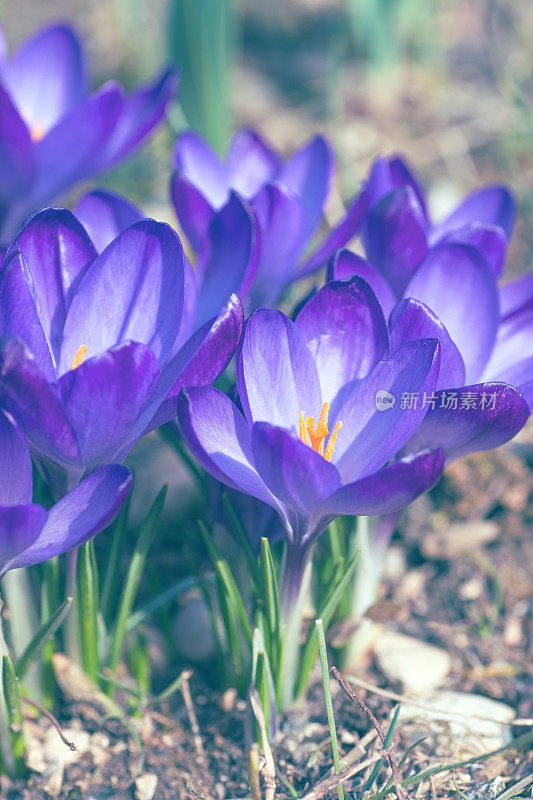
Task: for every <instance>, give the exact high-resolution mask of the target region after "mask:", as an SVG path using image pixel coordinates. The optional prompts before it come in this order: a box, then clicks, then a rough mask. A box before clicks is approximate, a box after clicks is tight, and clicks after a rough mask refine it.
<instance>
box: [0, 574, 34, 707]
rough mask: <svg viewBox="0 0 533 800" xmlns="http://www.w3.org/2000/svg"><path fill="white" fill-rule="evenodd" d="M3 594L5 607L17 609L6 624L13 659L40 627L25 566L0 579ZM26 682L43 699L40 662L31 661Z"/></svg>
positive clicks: (19, 653) (20, 652) (23, 649)
mask: <svg viewBox="0 0 533 800" xmlns="http://www.w3.org/2000/svg"><path fill="white" fill-rule="evenodd" d="M2 594H3V596H4V599H5V601H6V605H7V607H8V609H9V610H10V611H11V610H15V609H16V614H17V617H16V624H13V625H10V626H9V641H10V643H11V646H12V648H13V653H14V656H15V658H19V656H21V655H22V653H23V652H24V651H25V649H26V647H27V646H28V645H29V643H30V642H31V641H32V639H33V637H34V636H35V634H36V633H37V631H38V630H39V628H40V625H39V619H38V616H37V609H36V607H35V603H34V597H33V592H32V587H31V583H30V576H29V573H28V569H27V568H26V567H23V568H22V569H14V570H11V571H10V572H8V573H6V575H4V577H3V578H2ZM26 682H27V684H28V686H31V689H32V697H35V699H36V700H39V701H41V700H42V699H43V672H42V668H41V665H40V664H38V663H34V664H32V665H31V667H30V668H29V670H28V672H27V673H26Z"/></svg>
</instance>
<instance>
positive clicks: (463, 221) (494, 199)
mask: <svg viewBox="0 0 533 800" xmlns="http://www.w3.org/2000/svg"><path fill="white" fill-rule="evenodd" d="M515 218H516V201H515V199H514V197H513V195H512V194H511V192H510V191H509V189H508V188H507V187H506V186H487V187H485V188H484V189H478V190H477V191H475V192H472V194H469V195H468V197H466V198H465V199H464V200H463V202H462V203H461V204H460V205H459V206H458V207H457V208H456V209H455V210H454V211H453V212H452V213H451V214H450V216H449V217H447V218H446V219H445V220H444V221H443V222H441V223H439V224H438V225H435V226H434V228H433V230H432V232H431V241H432V243H433V242H436V241H438V240H439V239H440V238H441V237H442V236H444V234H445V233H448V231H451V230H453V229H454V228H460V227H462V226H463V225H467V224H469V223H471V222H488V223H489V225H497V226H498V227H500V228H502V229H503V231H504V233H505V235H506V236H507V238H508V239H510V238H511V235H512V233H513V228H514V223H515Z"/></svg>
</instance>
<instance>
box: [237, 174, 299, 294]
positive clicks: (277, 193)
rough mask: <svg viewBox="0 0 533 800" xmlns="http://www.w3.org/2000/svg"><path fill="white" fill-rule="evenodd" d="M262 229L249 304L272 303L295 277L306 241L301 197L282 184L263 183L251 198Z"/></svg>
mask: <svg viewBox="0 0 533 800" xmlns="http://www.w3.org/2000/svg"><path fill="white" fill-rule="evenodd" d="M253 207H254V211H255V213H256V214H257V219H258V222H259V228H260V230H261V259H260V262H259V266H258V268H257V272H256V274H255V277H254V281H253V285H252V287H251V293H250V294H251V306H252V308H253V309H254V310H255V309H256V308H259V307H270V306H272V305H274V304H275V303H276V302H277V300H278V299H279V296H280V295H281V293H282V291H283V289H284V288H285V286H286V285H287V284H288V283H290V282H291V281H292V280H293V278H294V270H295V268H296V265H297V264H298V261H299V258H300V254H301V252H302V248H303V247H304V244H305V239H304V224H305V217H304V211H303V208H302V203H301V200H300V198H299V197H298V196H297V195H295V194H294V193H293V192H291V191H290V190H289V189H286V188H285V187H283V186H280V185H275V184H270V185H269V186H265V187H264V188H263V189H261V191H260V192H259V194H258V195H257V197H256V198H255V200H254V205H253Z"/></svg>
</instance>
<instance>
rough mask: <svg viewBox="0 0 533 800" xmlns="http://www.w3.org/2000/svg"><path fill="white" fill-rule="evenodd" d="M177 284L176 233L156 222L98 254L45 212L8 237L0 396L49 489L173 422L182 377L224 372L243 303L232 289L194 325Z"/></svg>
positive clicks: (135, 228)
mask: <svg viewBox="0 0 533 800" xmlns="http://www.w3.org/2000/svg"><path fill="white" fill-rule="evenodd" d="M185 284H186V273H185V266H184V258H183V252H182V248H181V244H180V241H179V239H178V237H177V235H176V234H175V233H174V231H173V230H172V229H171V228H170V227H169V226H168V225H164V224H162V223H158V222H154V221H153V220H148V219H145V220H141V221H140V222H136V223H134V224H133V225H131V226H130V227H128V228H126V230H125V231H123V232H122V233H121V234H120V235H119V236H118V237H117V238H116V239H114V240H113V241H112V242H111V243H110V244H109V245H108V246H107V247H106V248H105V249H104V250H103V252H102V253H101V254H100V255H98V254H97V252H96V250H95V248H94V245H93V244H92V242H91V240H90V239H89V237H88V235H87V233H86V231H85V229H84V228H83V227H82V225H81V224H80V223H79V221H78V220H77V219H76V217H74V216H73V215H72V214H71V213H70V212H69V211H66V210H65V209H45V210H44V211H41V212H39V213H38V214H36V215H35V216H34V217H33V218H32V219H31V220H30V222H29V223H28V224H27V225H26V226H25V227H24V228H23V229H22V230H21V232H20V233H19V235H18V236H17V237H16V238H15V240H14V241H13V242H12V244H11V245H10V247H9V250H8V252H7V253H6V255H5V257H4V260H3V263H2V267H1V272H0V334H1V335H2V336H3V337H4V338H3V339H2V341H1V342H0V397H1V402H2V405H3V407H4V408H6V409H7V410H8V411H9V412H10V413H12V414H13V416H14V417H15V418H16V419H17V422H18V423H19V424H20V426H21V428H22V429H23V431H24V433H25V435H26V437H27V439H28V442H29V444H30V447H31V449H32V452H33V455H34V457H35V460H36V461H37V463H38V464H39V467H40V468H41V470H42V472H43V475H44V476H45V478H46V480H47V481H48V482H49V484H50V487H51V489H52V491H53V493H54V495H55V496H56V497H59V496H61V495H62V494H64V492H65V491H67V490H68V489H70V488H72V486H74V485H75V484H76V483H77V482H78V481H79V480H80V478H81V477H82V476H83V475H85V474H89V473H90V472H92V471H94V470H96V469H98V468H99V467H100V466H102V465H104V464H108V463H112V462H118V463H120V462H121V461H122V460H123V459H124V458H125V456H126V455H127V453H128V452H129V450H130V448H131V447H132V445H133V443H134V442H135V441H136V439H138V438H139V436H141V435H142V434H143V433H145V432H146V431H147V430H151V429H153V428H154V427H156V426H157V425H160V424H162V423H163V422H165V421H167V420H168V419H170V417H171V416H173V415H174V414H175V409H176V402H177V394H178V392H179V389H180V387H181V386H182V385H183V384H184V383H186V384H189V383H195V384H196V383H198V384H202V383H204V382H208V383H210V382H211V381H213V380H215V379H216V378H217V377H218V375H219V374H220V373H221V372H222V370H223V369H225V367H226V365H227V363H228V361H229V359H230V358H231V356H232V354H233V352H234V349H235V347H236V345H237V342H238V340H239V337H240V331H241V325H242V307H241V305H240V302H239V300H238V298H235V297H231V298H230V299H229V300H228V302H227V303H226V305H225V307H224V308H223V310H222V312H221V313H220V314H219V315H218V317H217V318H216V319H214V320H211V321H209V322H207V323H206V324H205V325H203V326H202V327H201V328H200V329H195V328H194V318H195V314H194V304H195V297H194V295H193V296H192V297H191V296H189V295H188V293H187V290H186V289H184V287H185ZM187 288H188V287H187Z"/></svg>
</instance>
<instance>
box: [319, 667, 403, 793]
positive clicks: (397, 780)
mask: <svg viewBox="0 0 533 800" xmlns="http://www.w3.org/2000/svg"><path fill="white" fill-rule="evenodd" d="M330 672H331V674H332V675H333V677H334V678H335V680H336V681H337V683H338V684H339V686H340V687H341V689H342V690H343V692H344V693H345V694H346V696H347V697H349V698H350V700H351V701H352V703H355V705H356V706H357V707H358V708H359V709H360V711H362V712H363V714H364V715H365V717H366V718H367V719H368V721H369V722H370V724H371V725H373V726H374V728H375V729H376V731H377V734H378V736H379V738H380V739H381V744H382V745H384V744H385V734H384V733H383V729H382V727H381V725H380V724H379V722H378V721H377V719H376V718H375V716H374V715H373V713H372V712H371V710H370V709H369V707H368V706H367V705H366V704H365V703H363V701H362V700H361V699H360V698H359V697H358V696H357V695H356V693H355V692H354V690H353V689H352V687H351V686H350V684H349V683H348V681H347V680H346V678H345V677H344V676H343V675H341V673H340V672H339V670H338V669H337V668H336V667H332V668H331V670H330ZM387 761H388V762H389V765H390V768H391V770H392V778H393V780H394V786H395V788H396V795H397V797H398V800H407V795H406V793H405V792H404V790H403V789H402V779H401V777H400V771H399V769H398V762H397V761H396V756H395V755H394V753H393V752H392V751H391V750H388V751H387Z"/></svg>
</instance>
